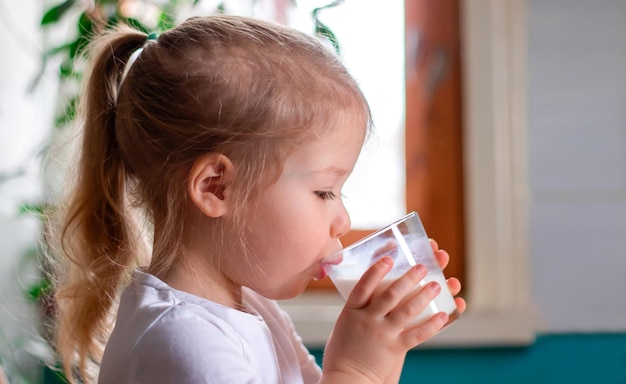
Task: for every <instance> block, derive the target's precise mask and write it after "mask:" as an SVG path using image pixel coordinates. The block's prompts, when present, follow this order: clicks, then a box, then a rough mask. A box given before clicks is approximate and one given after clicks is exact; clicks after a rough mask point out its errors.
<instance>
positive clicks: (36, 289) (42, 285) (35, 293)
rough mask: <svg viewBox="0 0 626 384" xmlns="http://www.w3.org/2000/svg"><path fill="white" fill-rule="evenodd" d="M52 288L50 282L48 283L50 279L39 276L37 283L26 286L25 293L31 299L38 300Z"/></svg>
mask: <svg viewBox="0 0 626 384" xmlns="http://www.w3.org/2000/svg"><path fill="white" fill-rule="evenodd" d="M51 289H52V284H50V280H48V279H46V278H41V279H39V281H38V282H37V283H35V284H34V285H33V286H31V287H30V288H28V290H27V291H26V295H27V296H28V298H29V299H31V300H32V301H38V300H40V299H42V298H43V297H44V296H45V295H46V294H47V293H49V292H50V291H51Z"/></svg>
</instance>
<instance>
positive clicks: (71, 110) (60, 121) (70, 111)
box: [54, 97, 78, 128]
mask: <svg viewBox="0 0 626 384" xmlns="http://www.w3.org/2000/svg"><path fill="white" fill-rule="evenodd" d="M77 101H78V97H72V98H71V99H70V101H69V102H68V103H67V105H66V106H65V110H64V111H63V114H62V115H61V116H59V117H57V118H56V119H55V121H54V126H55V127H56V128H58V127H61V126H63V125H65V124H68V123H70V122H72V121H74V118H75V117H76V104H77Z"/></svg>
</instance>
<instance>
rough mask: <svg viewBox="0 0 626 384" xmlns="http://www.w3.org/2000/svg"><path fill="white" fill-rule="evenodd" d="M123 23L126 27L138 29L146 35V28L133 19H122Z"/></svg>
mask: <svg viewBox="0 0 626 384" xmlns="http://www.w3.org/2000/svg"><path fill="white" fill-rule="evenodd" d="M124 22H125V23H126V24H128V25H130V26H131V27H133V28H135V29H138V30H140V31H142V32H143V33H148V32H149V31H148V28H146V26H145V25H143V23H142V22H141V21H139V20H137V19H135V18H132V17H129V18H126V19H124Z"/></svg>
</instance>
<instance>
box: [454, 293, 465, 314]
mask: <svg viewBox="0 0 626 384" xmlns="http://www.w3.org/2000/svg"><path fill="white" fill-rule="evenodd" d="M454 302H455V303H456V310H457V312H459V315H460V314H462V313H463V312H465V310H466V309H467V303H466V302H465V299H463V298H462V297H456V298H455V299H454Z"/></svg>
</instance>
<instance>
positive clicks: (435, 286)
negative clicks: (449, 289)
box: [430, 281, 441, 293]
mask: <svg viewBox="0 0 626 384" xmlns="http://www.w3.org/2000/svg"><path fill="white" fill-rule="evenodd" d="M430 289H432V290H433V291H434V292H436V293H439V291H441V285H439V283H437V282H436V281H431V282H430Z"/></svg>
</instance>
